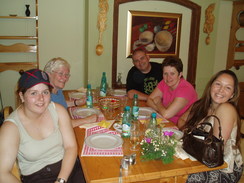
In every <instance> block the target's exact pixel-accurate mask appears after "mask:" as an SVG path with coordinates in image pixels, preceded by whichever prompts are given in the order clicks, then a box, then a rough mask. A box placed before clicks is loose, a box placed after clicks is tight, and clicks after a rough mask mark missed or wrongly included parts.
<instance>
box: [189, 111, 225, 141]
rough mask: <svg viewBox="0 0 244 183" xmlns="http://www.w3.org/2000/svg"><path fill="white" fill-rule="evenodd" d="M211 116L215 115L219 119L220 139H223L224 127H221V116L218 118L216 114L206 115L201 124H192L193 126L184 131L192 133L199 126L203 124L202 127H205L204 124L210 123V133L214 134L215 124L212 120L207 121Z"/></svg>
mask: <svg viewBox="0 0 244 183" xmlns="http://www.w3.org/2000/svg"><path fill="white" fill-rule="evenodd" d="M211 117H214V118H215V119H217V121H218V123H219V139H220V140H223V137H222V133H221V131H222V128H221V124H220V120H219V118H218V117H217V116H215V115H209V116H207V117H205V118H204V120H203V122H202V123H200V124H195V125H194V126H192V127H189V128H186V129H185V130H184V132H185V133H187V134H190V133H192V131H193V130H195V129H197V128H198V127H199V126H201V128H203V127H204V126H206V125H208V126H210V131H209V135H210V136H213V125H212V124H211V123H210V122H206V120H208V119H209V118H211Z"/></svg>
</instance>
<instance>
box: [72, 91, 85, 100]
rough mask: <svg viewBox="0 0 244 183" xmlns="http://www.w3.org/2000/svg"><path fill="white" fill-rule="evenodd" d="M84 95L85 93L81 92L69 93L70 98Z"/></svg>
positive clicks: (79, 97)
mask: <svg viewBox="0 0 244 183" xmlns="http://www.w3.org/2000/svg"><path fill="white" fill-rule="evenodd" d="M85 96H86V93H82V92H72V93H69V98H70V99H81V98H84V97H85Z"/></svg>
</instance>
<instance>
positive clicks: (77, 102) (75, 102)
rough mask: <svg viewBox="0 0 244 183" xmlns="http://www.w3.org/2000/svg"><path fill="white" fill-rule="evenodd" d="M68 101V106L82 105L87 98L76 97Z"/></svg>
mask: <svg viewBox="0 0 244 183" xmlns="http://www.w3.org/2000/svg"><path fill="white" fill-rule="evenodd" d="M66 103H67V105H68V107H73V106H80V105H84V104H85V103H86V98H81V99H75V100H66Z"/></svg>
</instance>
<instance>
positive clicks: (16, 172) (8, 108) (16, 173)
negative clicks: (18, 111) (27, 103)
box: [3, 106, 20, 180]
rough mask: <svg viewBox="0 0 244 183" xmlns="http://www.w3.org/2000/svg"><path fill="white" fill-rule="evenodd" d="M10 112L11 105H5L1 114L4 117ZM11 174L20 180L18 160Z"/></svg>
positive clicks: (11, 110)
mask: <svg viewBox="0 0 244 183" xmlns="http://www.w3.org/2000/svg"><path fill="white" fill-rule="evenodd" d="M11 112H13V108H12V107H11V106H7V107H5V108H4V109H3V115H4V119H6V118H7V117H8V116H9V115H10V114H11ZM12 174H13V175H14V176H15V177H17V179H19V180H20V171H19V166H18V162H17V161H15V163H14V167H13V169H12Z"/></svg>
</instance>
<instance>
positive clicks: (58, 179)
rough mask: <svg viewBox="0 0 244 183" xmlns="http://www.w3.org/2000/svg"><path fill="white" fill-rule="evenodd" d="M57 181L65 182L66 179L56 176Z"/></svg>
mask: <svg viewBox="0 0 244 183" xmlns="http://www.w3.org/2000/svg"><path fill="white" fill-rule="evenodd" d="M57 182H59V183H65V182H66V181H65V180H64V179H62V178H57Z"/></svg>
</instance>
